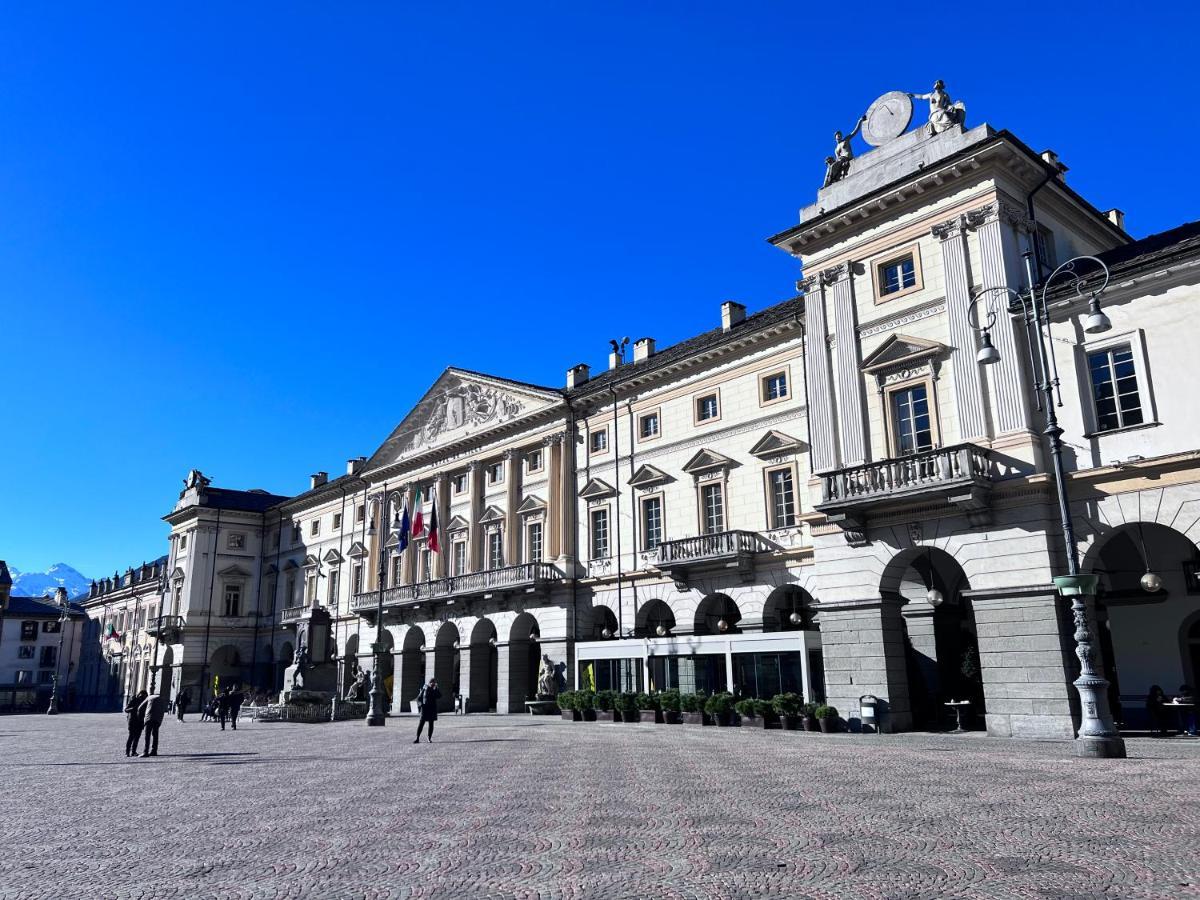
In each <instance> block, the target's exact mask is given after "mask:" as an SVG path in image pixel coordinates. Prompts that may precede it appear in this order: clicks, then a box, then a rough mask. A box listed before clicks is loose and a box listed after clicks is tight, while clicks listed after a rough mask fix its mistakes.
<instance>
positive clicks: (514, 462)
mask: <svg viewBox="0 0 1200 900" xmlns="http://www.w3.org/2000/svg"><path fill="white" fill-rule="evenodd" d="M522 456H523V454H521V453H519V452H518V451H516V450H505V451H504V501H505V508H504V564H505V565H506V566H512V565H516V564H517V563H518V562H520V561H521V517H520V515H518V513H517V507H519V506H520V505H521V472H522V469H523V468H524V467H523V466H522V465H521V461H522Z"/></svg>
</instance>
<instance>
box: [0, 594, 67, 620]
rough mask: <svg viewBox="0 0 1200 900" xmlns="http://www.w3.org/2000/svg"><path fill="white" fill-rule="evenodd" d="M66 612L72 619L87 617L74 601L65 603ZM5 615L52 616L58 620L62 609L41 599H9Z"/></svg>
mask: <svg viewBox="0 0 1200 900" xmlns="http://www.w3.org/2000/svg"><path fill="white" fill-rule="evenodd" d="M67 610H68V612H69V614H70V615H71V616H72V617H79V616H84V615H87V614H86V613H85V612H84V611H83V607H82V606H80V605H79V604H78V603H76V602H75V601H74V600H68V601H67ZM6 615H8V616H53V617H54V618H58V617H59V616H61V615H62V607H60V606H59V605H58V604H57V603H53V602H51V601H49V600H45V599H43V598H41V597H9V598H8V612H7V613H6Z"/></svg>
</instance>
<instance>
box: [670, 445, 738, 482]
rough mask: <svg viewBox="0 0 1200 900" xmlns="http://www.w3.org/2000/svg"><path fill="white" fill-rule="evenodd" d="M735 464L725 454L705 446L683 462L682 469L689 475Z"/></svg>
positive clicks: (728, 467)
mask: <svg viewBox="0 0 1200 900" xmlns="http://www.w3.org/2000/svg"><path fill="white" fill-rule="evenodd" d="M735 465H737V463H735V462H734V461H733V460H732V459H730V458H729V457H728V456H726V455H725V454H723V453H718V452H717V451H716V450H709V449H708V448H707V447H705V448H702V449H701V450H700V452H699V453H697V454H696V455H695V456H693V457H692V458H691V459H689V460H688V461H687V462H686V463H684V465H683V471H685V472H687V473H688V474H689V475H698V474H699V473H701V472H711V471H712V470H713V469H730V468H733V467H734V466H735Z"/></svg>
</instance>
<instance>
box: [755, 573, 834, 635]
mask: <svg viewBox="0 0 1200 900" xmlns="http://www.w3.org/2000/svg"><path fill="white" fill-rule="evenodd" d="M762 622H763V631H820V630H821V629H820V627H819V626H818V625H817V621H816V616H815V615H814V611H813V598H812V597H811V596H810V595H809V593H808V591H806V590H804V588H802V587H798V586H797V585H794V584H785V585H784V586H783V587H778V588H776V589H775V590H773V591H771V596H769V597H767V602H766V604H765V605H764V606H763V615H762Z"/></svg>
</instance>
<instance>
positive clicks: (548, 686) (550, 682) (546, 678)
mask: <svg viewBox="0 0 1200 900" xmlns="http://www.w3.org/2000/svg"><path fill="white" fill-rule="evenodd" d="M537 695H538V697H539V699H540V698H545V699H553V698H555V697H557V696H558V676H557V675H556V674H555V672H554V663H553V662H551V661H550V656H549V654H546V653H543V654H542V664H541V667H540V668H539V669H538V692H537Z"/></svg>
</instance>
